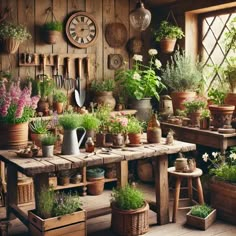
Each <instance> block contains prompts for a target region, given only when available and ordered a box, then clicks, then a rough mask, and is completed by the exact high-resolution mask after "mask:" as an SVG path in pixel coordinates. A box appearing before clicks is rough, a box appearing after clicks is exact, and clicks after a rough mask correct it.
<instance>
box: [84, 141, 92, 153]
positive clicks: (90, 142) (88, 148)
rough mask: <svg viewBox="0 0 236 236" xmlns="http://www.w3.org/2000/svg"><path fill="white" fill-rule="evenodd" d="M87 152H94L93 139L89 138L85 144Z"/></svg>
mask: <svg viewBox="0 0 236 236" xmlns="http://www.w3.org/2000/svg"><path fill="white" fill-rule="evenodd" d="M85 151H86V152H94V142H93V139H92V137H88V139H87V141H86V142H85Z"/></svg>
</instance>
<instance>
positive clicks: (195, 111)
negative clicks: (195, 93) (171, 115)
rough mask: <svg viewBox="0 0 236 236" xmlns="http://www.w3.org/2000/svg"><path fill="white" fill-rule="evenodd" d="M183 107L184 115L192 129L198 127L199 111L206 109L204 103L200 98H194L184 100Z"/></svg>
mask: <svg viewBox="0 0 236 236" xmlns="http://www.w3.org/2000/svg"><path fill="white" fill-rule="evenodd" d="M183 105H184V106H185V109H186V113H187V115H188V116H189V118H190V122H191V125H192V126H193V127H199V126H200V116H201V111H202V109H204V108H205V107H206V101H204V100H203V99H202V98H201V97H196V98H194V99H190V100H186V101H185V102H183Z"/></svg>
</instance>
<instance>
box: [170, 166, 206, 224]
mask: <svg viewBox="0 0 236 236" xmlns="http://www.w3.org/2000/svg"><path fill="white" fill-rule="evenodd" d="M168 173H169V175H170V176H173V177H175V178H176V182H175V195H174V206H173V216H172V222H174V223H175V222H176V214H177V210H178V209H187V208H191V206H188V207H179V200H183V199H180V197H179V195H180V188H181V181H182V179H183V178H187V180H188V198H187V199H189V200H190V201H191V203H193V202H194V203H195V204H196V203H199V204H203V203H204V197H203V191H202V184H201V179H200V176H201V175H202V170H201V169H199V168H196V170H195V171H193V172H191V173H183V172H176V171H175V167H169V168H168ZM193 179H196V185H197V189H196V190H197V192H198V202H196V201H195V200H194V199H193V183H192V180H193ZM185 200H186V199H185Z"/></svg>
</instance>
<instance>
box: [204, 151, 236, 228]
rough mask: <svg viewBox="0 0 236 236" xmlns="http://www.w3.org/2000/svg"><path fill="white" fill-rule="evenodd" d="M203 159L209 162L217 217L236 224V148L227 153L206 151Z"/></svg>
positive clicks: (212, 201)
mask: <svg viewBox="0 0 236 236" xmlns="http://www.w3.org/2000/svg"><path fill="white" fill-rule="evenodd" d="M202 158H203V161H205V162H206V163H208V164H209V174H210V176H211V178H210V181H209V182H210V193H211V194H210V195H211V206H212V207H214V208H215V209H216V211H217V218H220V219H222V220H224V221H227V222H230V223H233V224H236V212H235V209H236V195H235V192H236V185H235V183H236V149H235V147H232V148H231V149H230V150H229V151H228V152H226V154H224V155H223V154H221V153H219V152H212V154H211V155H209V154H208V153H204V154H203V155H202Z"/></svg>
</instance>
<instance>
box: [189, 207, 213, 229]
mask: <svg viewBox="0 0 236 236" xmlns="http://www.w3.org/2000/svg"><path fill="white" fill-rule="evenodd" d="M215 220H216V210H215V209H214V210H213V211H212V212H211V213H210V214H209V215H208V216H207V217H206V218H200V217H197V216H192V215H191V214H190V212H188V213H187V224H188V225H190V226H193V227H195V228H198V229H202V230H206V229H207V228H209V226H211V225H212V224H213V223H214V221H215Z"/></svg>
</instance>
